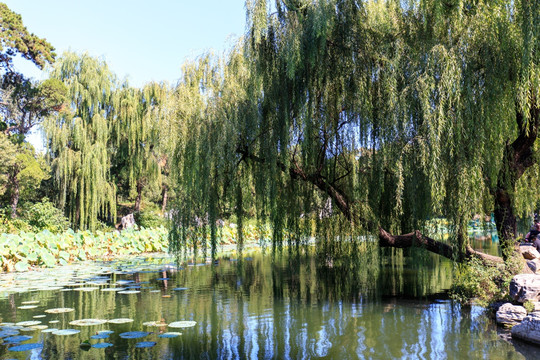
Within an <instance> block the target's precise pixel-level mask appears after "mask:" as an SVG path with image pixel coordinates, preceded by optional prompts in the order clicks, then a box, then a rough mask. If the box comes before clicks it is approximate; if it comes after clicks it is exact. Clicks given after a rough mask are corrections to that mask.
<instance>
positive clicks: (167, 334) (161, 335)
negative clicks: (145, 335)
mask: <svg viewBox="0 0 540 360" xmlns="http://www.w3.org/2000/svg"><path fill="white" fill-rule="evenodd" d="M180 335H182V333H180V332H174V331H172V332H166V333H163V334H159V335H158V337H160V338H174V337H178V336H180Z"/></svg>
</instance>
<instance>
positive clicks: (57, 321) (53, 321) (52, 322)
mask: <svg viewBox="0 0 540 360" xmlns="http://www.w3.org/2000/svg"><path fill="white" fill-rule="evenodd" d="M59 322H60V320H51V321H49V324H58V323H59Z"/></svg>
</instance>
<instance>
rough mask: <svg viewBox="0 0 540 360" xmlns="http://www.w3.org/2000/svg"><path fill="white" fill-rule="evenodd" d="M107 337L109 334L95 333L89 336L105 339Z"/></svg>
mask: <svg viewBox="0 0 540 360" xmlns="http://www.w3.org/2000/svg"><path fill="white" fill-rule="evenodd" d="M108 337H109V334H96V335H92V336H90V339H107V338H108Z"/></svg>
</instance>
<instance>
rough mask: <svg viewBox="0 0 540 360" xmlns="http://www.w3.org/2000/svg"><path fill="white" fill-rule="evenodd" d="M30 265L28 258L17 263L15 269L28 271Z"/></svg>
mask: <svg viewBox="0 0 540 360" xmlns="http://www.w3.org/2000/svg"><path fill="white" fill-rule="evenodd" d="M29 267H30V265H29V264H28V262H27V261H26V260H22V261H19V262H18V263H16V264H15V270H17V271H27V270H28V268H29Z"/></svg>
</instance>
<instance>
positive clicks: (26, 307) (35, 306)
mask: <svg viewBox="0 0 540 360" xmlns="http://www.w3.org/2000/svg"><path fill="white" fill-rule="evenodd" d="M35 308H37V305H23V306H19V307H18V308H17V309H21V310H28V309H35Z"/></svg>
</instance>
